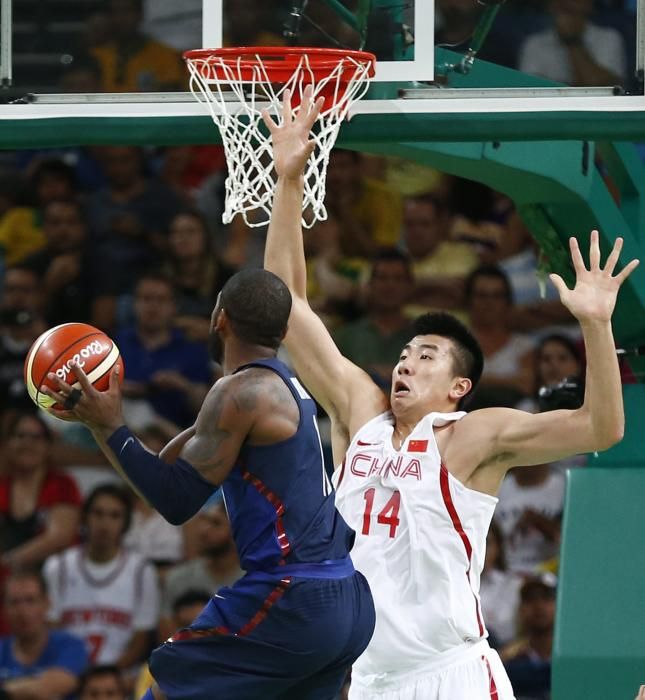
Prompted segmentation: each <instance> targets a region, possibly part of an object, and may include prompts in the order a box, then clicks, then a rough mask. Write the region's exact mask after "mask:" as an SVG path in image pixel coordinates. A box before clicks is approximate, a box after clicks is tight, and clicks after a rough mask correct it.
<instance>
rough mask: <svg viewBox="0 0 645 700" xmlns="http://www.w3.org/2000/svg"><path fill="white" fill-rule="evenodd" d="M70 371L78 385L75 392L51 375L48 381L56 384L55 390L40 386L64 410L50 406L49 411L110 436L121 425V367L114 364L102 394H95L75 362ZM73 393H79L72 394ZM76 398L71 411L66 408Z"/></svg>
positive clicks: (48, 376) (94, 390)
mask: <svg viewBox="0 0 645 700" xmlns="http://www.w3.org/2000/svg"><path fill="white" fill-rule="evenodd" d="M70 369H71V371H72V373H73V374H74V376H75V377H76V380H77V381H78V384H79V385H80V390H79V389H74V388H73V387H72V386H71V385H70V384H68V383H67V382H65V381H64V380H62V379H61V378H60V377H58V376H57V375H55V374H53V373H50V374H48V375H47V379H49V381H50V382H53V383H55V384H57V386H58V390H57V391H55V390H53V389H51V388H49V387H47V386H43V387H42V389H41V391H42V392H43V393H44V394H46V395H47V396H49V397H51V398H52V399H54V400H55V401H56V403H57V404H58V405H62V406H63V407H64V408H55V407H51V408H49V409H47V410H48V412H49V413H51V414H52V415H53V416H56V417H57V418H62V419H63V420H75V421H79V422H81V423H85V424H86V425H87V426H88V427H89V428H91V429H95V430H105V431H106V432H109V433H113V432H114V431H115V430H116V429H117V428H119V427H120V426H122V425H123V417H122V415H121V386H120V378H119V375H120V367H119V366H118V365H116V366H115V367H114V368H113V369H112V372H111V373H110V382H109V387H108V389H107V390H105V391H98V390H97V389H96V388H95V387H94V386H93V385H92V384H91V383H90V381H89V379H88V377H87V375H86V374H85V372H84V371H83V369H82V368H81V367H79V365H78V364H77V363H76V362H72V363H71V364H70ZM74 392H80V394H79V393H76V394H74ZM70 396H75V398H74V401H75V402H76V403H75V405H74V406H73V407H72V408H65V406H66V403H67V405H70V404H69V397H70Z"/></svg>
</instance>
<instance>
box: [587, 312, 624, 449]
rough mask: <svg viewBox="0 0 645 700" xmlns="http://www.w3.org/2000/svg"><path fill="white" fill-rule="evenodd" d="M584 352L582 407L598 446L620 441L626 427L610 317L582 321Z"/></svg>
mask: <svg viewBox="0 0 645 700" xmlns="http://www.w3.org/2000/svg"><path fill="white" fill-rule="evenodd" d="M581 326H582V334H583V337H584V342H585V349H586V353H587V374H586V379H585V399H584V403H583V405H582V408H581V409H580V410H582V411H585V412H586V413H587V416H588V420H589V427H590V429H591V433H592V436H593V439H594V441H595V442H596V443H597V445H598V446H597V449H607V448H609V447H611V446H612V445H614V444H616V443H617V442H619V441H620V440H621V439H622V437H623V433H624V430H625V413H624V408H623V393H622V386H621V381H620V369H619V367H618V359H617V357H616V347H615V344H614V337H613V334H612V330H611V322H610V321H602V322H601V321H595V322H587V323H583V324H581Z"/></svg>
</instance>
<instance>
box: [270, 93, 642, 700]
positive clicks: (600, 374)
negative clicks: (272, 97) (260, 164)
mask: <svg viewBox="0 0 645 700" xmlns="http://www.w3.org/2000/svg"><path fill="white" fill-rule="evenodd" d="M289 100H290V96H289V95H288V94H286V95H285V100H284V103H283V110H282V111H283V114H282V119H281V120H280V125H279V126H278V125H276V123H275V122H274V121H273V120H272V119H271V118H270V117H269V116H268V115H266V114H265V122H266V124H267V127H268V128H269V130H270V131H271V134H272V141H273V154H274V164H275V170H276V173H277V175H278V183H277V187H276V191H275V199H274V206H273V213H272V218H271V224H270V227H269V233H268V238H267V247H266V254H265V267H266V268H267V269H269V270H271V271H272V272H275V273H276V274H278V275H279V276H280V277H282V279H283V280H284V281H285V282H286V283H287V284H288V286H289V288H290V290H291V293H292V297H293V306H292V310H291V316H290V318H289V332H288V334H287V337H286V344H287V349H288V350H289V354H290V356H291V358H292V361H293V363H294V365H295V368H296V371H297V373H298V374H299V376H300V378H301V380H302V381H303V382H304V384H305V385H306V386H307V388H308V389H309V391H310V392H311V393H312V394H313V395H314V396H315V398H316V399H317V400H318V401H319V403H320V404H321V405H322V406H323V408H324V409H325V410H326V411H327V413H328V414H329V416H330V417H331V420H332V447H333V451H334V458H335V461H336V464H341V463H342V464H343V466H342V467H341V468H340V471H339V472H338V473H337V475H336V477H335V481H336V484H337V488H338V491H337V494H336V504H337V506H338V509H339V510H340V512H341V513H342V514H343V516H344V517H345V519H346V520H347V522H348V523H349V525H351V526H352V527H353V528H354V529H355V531H356V543H355V545H354V549H353V550H352V558H353V560H354V562H355V564H356V566H357V568H358V569H360V570H361V571H363V572H364V573H365V575H366V576H367V578H368V580H369V582H370V585H371V588H372V592H373V595H374V601H375V605H376V617H377V622H376V630H375V632H374V636H373V638H372V641H371V642H370V645H369V646H368V648H367V650H366V651H365V652H364V654H363V656H362V657H361V658H360V659H359V660H358V661H357V662H356V663H355V664H354V667H353V670H352V686H351V688H350V700H366V699H367V698H369V699H370V700H373V699H378V700H490V699H491V698H493V699H494V700H510V698H512V697H513V691H512V689H511V686H510V683H509V681H508V677H507V676H506V674H505V672H504V669H503V667H502V665H501V662H500V660H499V657H498V656H497V654H496V653H495V652H494V651H492V650H491V649H490V648H489V647H488V644H487V642H486V636H487V632H486V628H485V625H484V621H483V620H482V616H481V610H480V605H479V595H478V588H479V576H480V573H481V569H482V567H483V563H484V549H485V540H486V532H487V530H488V527H489V524H490V520H491V517H492V514H493V510H494V508H495V504H496V502H497V499H496V496H495V495H496V493H497V491H498V489H499V487H500V484H501V482H502V480H503V478H504V475H505V474H506V472H507V470H508V469H509V468H510V467H513V466H519V465H530V464H542V463H545V462H552V461H554V460H556V459H560V458H562V457H564V456H566V455H572V454H575V453H579V452H591V451H595V450H603V449H606V448H608V447H609V446H611V445H613V444H614V443H616V442H617V441H619V440H620V439H621V438H622V435H623V429H624V412H623V403H622V393H621V384H620V374H619V371H618V363H617V360H616V353H615V351H614V347H615V346H614V340H613V336H612V331H611V315H612V313H613V309H614V305H615V302H616V295H617V293H618V289H619V287H620V286H621V284H622V283H623V282H624V280H625V279H626V278H627V276H628V275H629V274H630V272H631V271H632V270H633V269H634V268H635V267H636V265H637V264H638V263H637V261H632V262H630V263H629V264H628V265H626V266H625V267H624V269H623V270H622V272H620V273H619V274H617V275H615V276H613V272H614V269H615V267H616V264H617V262H618V257H619V254H620V251H621V247H622V239H620V238H619V239H617V240H616V243H615V245H614V248H613V250H612V252H611V254H610V255H609V258H608V259H607V262H606V264H605V267H604V268H602V267H601V266H600V249H599V244H598V234H597V232H592V235H591V245H590V265H589V269H587V268H586V267H585V264H584V262H583V259H582V255H581V254H580V250H579V248H578V245H577V242H576V241H575V239H571V242H570V245H571V256H572V261H573V265H574V268H575V271H576V278H577V279H576V285H575V288H574V289H573V290H570V289H568V288H567V286H566V285H565V283H564V282H563V280H562V279H561V278H560V277H558V276H557V275H552V276H551V278H552V280H553V282H554V283H555V285H556V287H557V289H558V291H559V294H560V298H561V300H562V303H563V304H564V305H565V306H566V307H567V308H568V309H569V311H570V312H571V313H572V314H573V315H574V316H575V317H576V318H577V319H578V321H579V322H580V325H581V327H582V331H583V334H584V340H585V345H586V351H587V359H588V365H587V378H586V395H585V401H584V404H583V406H582V407H581V408H580V409H578V410H575V411H566V410H561V411H551V412H548V413H541V414H529V413H525V412H523V411H517V410H514V409H506V408H489V409H483V410H479V411H473V412H472V413H470V414H465V413H463V412H460V411H458V408H459V407H461V406H462V405H463V402H464V400H465V399H466V397H467V396H468V395H469V394H470V393H471V391H472V390H473V388H474V386H475V385H476V383H477V381H478V379H479V376H480V375H481V370H482V365H483V358H482V352H481V349H480V348H479V345H478V344H477V342H476V340H475V339H474V338H473V336H472V335H471V334H470V333H469V332H468V331H467V329H466V328H465V327H463V326H462V325H461V323H459V322H458V321H457V320H456V319H454V318H453V317H451V316H449V315H447V314H439V315H435V314H427V315H425V316H422V317H420V319H418V320H417V322H416V330H415V331H414V332H413V333H412V335H411V337H410V342H409V343H408V344H407V345H406V346H405V347H404V348H402V351H401V357H400V360H399V363H398V364H397V365H396V367H395V368H394V372H393V376H392V391H391V394H390V397H389V399H390V400H389V404H388V401H387V399H386V397H385V396H383V394H382V392H381V390H380V389H379V388H378V387H377V386H376V385H375V384H374V382H373V381H372V380H371V378H370V377H369V376H368V375H367V374H366V373H365V372H364V371H362V370H361V369H359V368H358V367H356V366H355V365H353V364H352V363H351V362H349V361H348V360H347V359H346V358H344V357H343V356H342V355H341V354H340V352H339V351H338V349H337V348H336V346H335V345H334V343H333V341H332V339H331V337H330V335H329V333H328V332H327V330H326V328H325V326H324V325H323V324H322V322H321V321H320V319H319V318H318V317H317V316H316V314H315V313H314V312H313V311H312V310H311V308H310V307H309V305H308V303H307V298H306V267H305V258H304V251H303V243H302V230H301V205H302V198H303V177H302V172H303V167H304V163H305V162H306V159H307V157H308V155H309V154H310V153H311V152H312V150H313V147H314V145H313V142H312V141H310V140H309V136H310V134H309V132H310V129H311V126H312V124H313V122H314V118H315V115H316V113H317V111H318V110H319V109H320V101H319V102H318V103H316V104H315V105H313V104H312V100H311V92H308V93H307V94H306V95H305V98H304V102H303V104H304V108H303V109H301V110H300V112H299V113H298V115H297V116H295V117H294V116H293V114H292V112H291V106H290V103H289ZM312 235H315V234H312Z"/></svg>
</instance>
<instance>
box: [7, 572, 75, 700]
mask: <svg viewBox="0 0 645 700" xmlns="http://www.w3.org/2000/svg"><path fill="white" fill-rule="evenodd" d="M3 607H4V614H5V616H6V619H7V621H8V623H9V630H10V633H9V635H8V636H6V637H0V696H2V697H3V698H7V699H8V700H14V699H15V700H22V699H23V698H25V700H26V699H27V698H56V699H58V698H67V699H68V700H70V698H71V697H72V693H73V692H74V690H75V689H76V686H77V684H78V677H79V675H80V674H81V673H82V671H83V670H84V669H85V667H86V665H87V653H86V651H85V646H84V645H83V642H82V641H81V640H80V639H77V638H76V637H74V636H72V635H71V634H68V633H67V632H62V631H50V630H49V627H48V626H47V608H48V607H49V600H48V597H47V584H46V583H45V581H44V579H43V577H42V575H41V574H40V573H39V572H38V571H36V570H24V571H21V572H19V573H13V574H11V575H10V576H9V578H8V579H7V580H6V581H5V585H4V606H3Z"/></svg>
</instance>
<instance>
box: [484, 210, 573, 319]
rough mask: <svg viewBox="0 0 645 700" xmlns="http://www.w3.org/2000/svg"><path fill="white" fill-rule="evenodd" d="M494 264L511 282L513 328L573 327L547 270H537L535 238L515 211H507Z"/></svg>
mask: <svg viewBox="0 0 645 700" xmlns="http://www.w3.org/2000/svg"><path fill="white" fill-rule="evenodd" d="M497 264H498V265H499V267H500V269H501V270H502V272H504V273H505V274H506V275H507V277H508V279H509V282H510V283H511V289H512V291H513V300H514V302H515V303H514V308H513V313H512V314H511V319H510V324H511V327H512V329H513V330H514V331H517V332H521V333H531V332H535V331H542V333H544V332H546V331H545V330H544V329H545V328H546V327H548V326H553V325H561V324H567V325H568V326H572V324H573V323H574V319H573V318H572V316H571V314H570V313H569V311H568V310H567V308H566V307H565V306H564V304H562V302H561V301H560V295H559V294H558V292H557V290H556V288H555V287H554V286H553V283H552V282H551V280H550V279H549V278H548V276H547V275H546V273H544V274H542V273H541V272H539V271H538V258H537V255H536V245H535V241H534V240H533V238H532V236H531V233H530V231H529V230H528V228H527V227H526V226H525V225H524V222H523V221H522V219H521V218H520V216H519V214H518V213H517V211H516V210H513V211H511V212H510V214H509V216H508V218H507V220H506V223H505V226H504V235H503V236H501V237H500V242H499V248H498V253H497ZM540 277H543V279H542V280H541V279H540ZM542 285H543V288H544V294H543V293H542V288H541V286H542Z"/></svg>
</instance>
